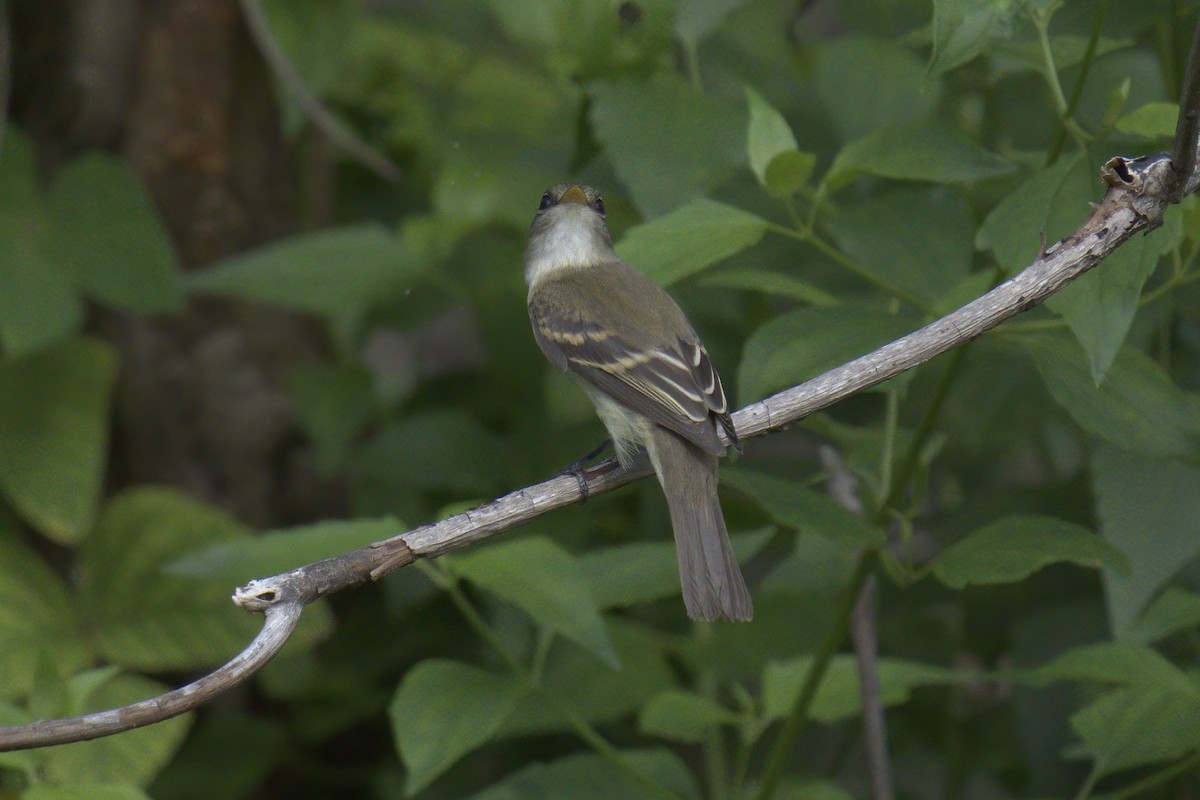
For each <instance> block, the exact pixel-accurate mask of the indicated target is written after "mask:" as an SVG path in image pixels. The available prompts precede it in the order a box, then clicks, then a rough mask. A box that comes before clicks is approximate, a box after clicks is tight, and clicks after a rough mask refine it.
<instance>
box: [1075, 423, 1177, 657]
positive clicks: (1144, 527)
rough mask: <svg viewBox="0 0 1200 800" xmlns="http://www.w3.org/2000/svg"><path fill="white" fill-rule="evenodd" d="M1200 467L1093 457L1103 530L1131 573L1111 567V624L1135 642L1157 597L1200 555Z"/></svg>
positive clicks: (1106, 454)
mask: <svg viewBox="0 0 1200 800" xmlns="http://www.w3.org/2000/svg"><path fill="white" fill-rule="evenodd" d="M1197 486H1200V468H1197V467H1195V466H1193V465H1190V464H1181V463H1178V462H1175V461H1159V460H1153V459H1148V458H1142V457H1139V456H1136V455H1133V454H1130V453H1126V452H1123V451H1121V450H1117V449H1116V448H1112V447H1101V448H1099V449H1098V450H1097V451H1096V453H1095V455H1094V456H1093V457H1092V491H1093V492H1094V494H1095V497H1096V517H1097V519H1098V520H1099V522H1100V533H1101V535H1102V536H1104V538H1105V539H1107V540H1108V541H1110V542H1112V543H1113V544H1114V545H1115V546H1116V547H1118V548H1120V549H1121V551H1122V552H1124V553H1125V555H1127V556H1128V557H1129V563H1130V566H1131V569H1130V570H1129V571H1128V572H1126V573H1117V572H1116V571H1114V570H1105V572H1104V589H1105V599H1106V600H1107V603H1108V615H1109V622H1110V624H1111V625H1112V629H1113V635H1114V637H1115V638H1117V639H1121V640H1124V639H1130V638H1133V637H1134V630H1135V626H1136V625H1137V620H1138V617H1139V616H1141V614H1142V611H1143V609H1145V608H1146V606H1147V605H1148V604H1149V602H1150V600H1151V599H1152V598H1153V597H1154V596H1155V595H1156V594H1158V592H1159V590H1160V589H1161V588H1162V587H1163V585H1164V584H1166V583H1167V581H1169V580H1171V578H1173V577H1174V576H1175V575H1176V574H1177V573H1178V572H1179V571H1180V570H1181V569H1183V568H1184V567H1185V566H1186V565H1187V564H1188V563H1189V562H1191V561H1192V560H1193V559H1194V558H1196V556H1198V555H1200V492H1197V491H1196V487H1197Z"/></svg>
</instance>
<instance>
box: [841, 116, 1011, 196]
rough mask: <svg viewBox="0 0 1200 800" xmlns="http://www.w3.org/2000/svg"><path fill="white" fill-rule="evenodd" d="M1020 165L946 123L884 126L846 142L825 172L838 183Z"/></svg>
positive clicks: (973, 175)
mask: <svg viewBox="0 0 1200 800" xmlns="http://www.w3.org/2000/svg"><path fill="white" fill-rule="evenodd" d="M1015 168H1016V167H1015V166H1014V165H1013V164H1012V163H1011V162H1009V161H1008V160H1007V159H1004V158H1002V157H1001V156H998V155H996V154H995V153H992V152H990V151H988V150H985V149H984V148H982V147H980V146H979V145H978V144H975V143H974V142H972V141H971V140H970V139H968V138H967V137H966V136H965V135H964V134H962V133H960V132H959V131H957V130H955V129H953V128H949V127H947V126H945V125H941V124H936V123H934V124H921V125H903V126H893V127H889V128H884V129H881V130H878V131H875V132H874V133H869V134H867V135H866V136H864V137H862V138H861V139H855V140H854V141H852V142H850V143H849V144H847V145H846V146H845V147H843V148H842V150H841V152H839V153H838V154H837V157H836V158H835V159H834V160H833V166H831V167H830V168H829V172H828V173H827V174H826V176H825V183H826V184H827V185H828V187H829V188H830V189H837V188H840V187H842V186H844V185H845V184H847V183H849V182H850V181H852V180H854V179H855V178H857V177H859V176H860V175H874V176H876V177H880V178H893V179H896V180H908V181H931V182H934V183H963V182H967V181H975V180H981V179H984V178H994V177H996V176H998V175H1006V174H1008V173H1009V172H1012V171H1013V170H1014V169H1015Z"/></svg>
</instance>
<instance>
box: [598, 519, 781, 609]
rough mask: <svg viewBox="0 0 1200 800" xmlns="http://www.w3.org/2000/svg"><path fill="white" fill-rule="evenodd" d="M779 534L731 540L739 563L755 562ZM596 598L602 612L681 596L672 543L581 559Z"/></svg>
mask: <svg viewBox="0 0 1200 800" xmlns="http://www.w3.org/2000/svg"><path fill="white" fill-rule="evenodd" d="M774 533H775V529H774V528H773V527H767V528H760V529H759V530H756V531H751V532H749V533H743V534H736V535H733V536H730V537H729V538H730V542H731V543H732V544H733V551H734V553H735V554H736V555H737V558H738V561H748V560H749V559H751V558H753V557H754V556H755V555H756V554H757V553H758V552H759V551H760V550H762V548H763V547H765V546H766V544H767V542H768V541H770V539H771V536H773V535H774ZM579 566H580V568H581V569H582V570H583V571H584V573H585V574H586V575H587V577H588V583H589V585H590V586H591V589H592V597H593V598H594V599H595V601H596V603H597V604H598V605H599V606H600V607H601V608H628V607H630V606H636V605H641V604H643V603H649V602H652V601H654V600H661V599H663V598H666V597H677V596H678V595H679V591H680V589H679V566H678V560H677V559H676V556H675V545H674V543H672V542H669V541H667V542H634V543H632V544H624V545H618V546H615V547H605V548H603V549H602V550H596V551H593V552H591V553H586V554H584V555H582V556H580V557H579Z"/></svg>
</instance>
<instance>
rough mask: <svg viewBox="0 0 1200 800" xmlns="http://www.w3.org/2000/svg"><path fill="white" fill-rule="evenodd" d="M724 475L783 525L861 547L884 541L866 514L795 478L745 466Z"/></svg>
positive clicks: (725, 472)
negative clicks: (847, 507)
mask: <svg viewBox="0 0 1200 800" xmlns="http://www.w3.org/2000/svg"><path fill="white" fill-rule="evenodd" d="M722 479H723V481H724V483H725V484H726V485H727V486H732V487H734V488H736V489H739V490H740V491H742V492H745V493H746V494H747V495H748V496H749V497H750V498H751V499H752V500H754V502H756V503H757V504H758V505H759V507H761V508H762V509H763V510H764V511H766V512H767V513H768V514H770V515H771V518H772V519H773V520H775V521H776V522H778V523H779V524H780V525H785V526H787V527H789V528H793V529H795V530H798V531H800V532H801V533H815V534H818V535H820V536H823V537H825V538H826V539H829V540H831V541H835V542H840V543H843V544H852V545H856V546H860V547H879V546H880V545H881V544H883V542H884V535H883V532H882V531H880V530H879V529H877V528H876V527H875V526H873V525H872V524H871V523H869V522H868V521H867V520H866V519H865V518H864V517H862V516H861V515H859V514H855V513H854V512H852V511H849V510H847V509H845V508H843V507H842V506H841V505H839V504H838V503H837V502H835V501H833V500H831V499H829V498H828V497H826V496H824V495H821V494H817V493H816V492H814V491H811V490H809V489H806V488H804V487H803V486H800V485H799V484H798V483H796V482H795V481H792V480H788V479H785V478H780V477H777V476H775V475H769V474H767V473H765V472H758V471H756V470H751V469H743V468H736V469H730V468H726V469H725V470H724V473H723V475H722Z"/></svg>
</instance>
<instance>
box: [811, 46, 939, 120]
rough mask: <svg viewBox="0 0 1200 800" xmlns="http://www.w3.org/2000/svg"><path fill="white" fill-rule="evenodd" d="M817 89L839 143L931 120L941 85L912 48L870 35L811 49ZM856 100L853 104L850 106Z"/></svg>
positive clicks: (936, 105)
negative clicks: (928, 73) (930, 74)
mask: <svg viewBox="0 0 1200 800" xmlns="http://www.w3.org/2000/svg"><path fill="white" fill-rule="evenodd" d="M812 49H813V55H812V57H813V58H814V60H815V63H814V65H813V68H814V75H813V80H814V85H815V88H816V92H817V95H818V97H819V98H820V100H821V106H822V109H821V110H823V111H824V112H825V113H826V114H827V115H828V116H829V117H830V119H831V121H832V122H833V126H834V129H835V130H836V132H837V135H838V141H840V142H848V141H850V140H852V139H857V138H859V137H861V136H866V135H867V134H869V133H872V132H874V131H878V130H881V129H885V128H889V127H891V126H897V125H899V126H903V125H910V124H915V123H920V122H923V121H929V120H931V119H932V118H933V116H934V113H935V112H936V110H937V108H938V105H939V103H940V102H941V97H942V83H941V81H939V80H930V79H929V78H928V75H927V72H926V69H925V66H924V65H923V64H922V63H921V60H920V59H919V58H918V57H917V56H916V55H915V54H914V53H913V51H912V49H911V48H907V47H903V46H902V45H900V44H897V43H895V42H892V41H888V40H886V39H882V38H874V37H868V36H858V35H848V36H838V37H834V38H832V39H828V40H825V41H822V42H820V44H819V45H816V46H813V48H812ZM850 98H853V101H852V102H848V100H849V99H850Z"/></svg>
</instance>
